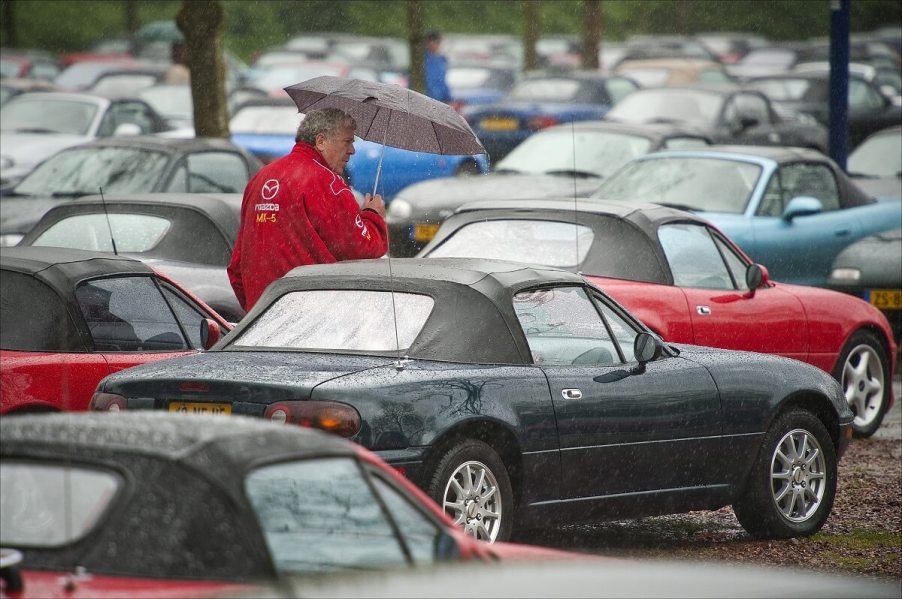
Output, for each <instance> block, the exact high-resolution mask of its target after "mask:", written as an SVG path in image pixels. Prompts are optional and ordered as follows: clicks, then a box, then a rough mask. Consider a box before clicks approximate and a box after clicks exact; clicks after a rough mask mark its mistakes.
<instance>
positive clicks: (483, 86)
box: [446, 62, 520, 112]
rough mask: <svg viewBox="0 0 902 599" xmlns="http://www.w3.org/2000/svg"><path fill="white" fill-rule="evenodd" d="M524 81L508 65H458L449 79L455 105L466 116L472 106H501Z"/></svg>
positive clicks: (476, 63)
mask: <svg viewBox="0 0 902 599" xmlns="http://www.w3.org/2000/svg"><path fill="white" fill-rule="evenodd" d="M519 77H520V74H519V71H518V70H517V68H516V67H514V66H512V65H510V64H508V63H498V64H493V63H486V62H474V63H458V64H454V65H450V66H449V67H448V72H447V75H446V79H447V82H448V89H449V90H451V105H452V106H454V108H455V110H457V111H458V112H462V111H463V110H464V109H465V108H466V107H468V106H476V105H481V104H491V103H493V102H497V101H498V100H500V99H501V98H502V97H504V94H506V93H507V92H508V90H510V88H511V87H512V86H513V85H514V83H516V81H517V79H518V78H519Z"/></svg>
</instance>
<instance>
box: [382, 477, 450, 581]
mask: <svg viewBox="0 0 902 599" xmlns="http://www.w3.org/2000/svg"><path fill="white" fill-rule="evenodd" d="M370 480H371V481H372V482H373V486H374V487H375V488H376V492H377V493H379V496H380V497H381V498H382V501H383V502H384V503H385V509H387V510H388V511H389V513H390V514H391V515H392V518H394V519H395V521H396V522H398V523H399V524H400V525H401V530H400V532H401V535H402V536H403V537H404V543H405V544H406V545H407V548H408V549H409V550H410V553H411V557H412V558H413V561H414V563H415V564H418V565H422V564H431V563H434V562H435V561H436V560H437V559H439V558H441V557H446V556H441V555H440V554H439V546H438V544H439V540H440V539H441V537H442V536H443V535H444V534H445V533H444V531H443V530H442V529H441V528H439V526H438V525H437V524H436V523H435V522H434V521H433V520H432V518H430V517H429V516H427V515H426V514H424V513H423V510H421V509H420V508H418V507H417V506H415V505H414V504H413V503H412V502H411V501H410V500H409V499H408V498H407V497H405V496H404V495H403V494H401V493H400V492H399V491H398V490H397V489H396V488H395V487H393V486H392V485H390V484H389V483H388V482H386V481H384V480H382V478H381V477H379V476H371V477H370Z"/></svg>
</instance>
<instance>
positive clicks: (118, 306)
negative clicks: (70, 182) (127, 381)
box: [0, 247, 231, 414]
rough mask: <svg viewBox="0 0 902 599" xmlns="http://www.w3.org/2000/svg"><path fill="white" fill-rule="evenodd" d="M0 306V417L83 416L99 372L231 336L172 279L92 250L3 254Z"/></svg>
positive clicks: (227, 327) (39, 249)
mask: <svg viewBox="0 0 902 599" xmlns="http://www.w3.org/2000/svg"><path fill="white" fill-rule="evenodd" d="M0 302H2V306H3V310H2V311H0V321H2V322H0V414H9V413H13V412H36V411H57V410H63V411H70V410H87V408H88V403H89V402H90V400H91V395H92V394H93V393H94V389H95V388H96V387H97V383H98V382H99V381H100V379H102V378H103V377H105V376H106V375H108V374H110V373H113V372H116V371H118V370H122V369H123V368H128V367H130V366H135V365H137V364H144V363H146V362H152V361H154V360H162V359H164V358H171V357H173V356H179V355H182V354H186V353H193V352H196V351H198V350H201V349H204V348H207V347H210V346H211V345H212V344H213V343H215V342H216V341H217V340H218V339H219V338H220V336H221V335H222V334H223V333H224V332H226V331H228V330H230V329H231V325H229V323H227V322H226V321H225V320H224V319H223V318H222V317H221V316H219V315H218V314H217V313H216V312H214V311H213V310H212V309H211V308H209V307H208V306H207V305H206V304H204V303H203V302H202V301H200V300H198V299H197V298H196V297H195V296H193V295H191V294H190V293H189V292H187V291H185V290H184V289H183V288H182V287H181V286H179V285H178V284H177V283H175V282H174V281H173V280H172V279H170V278H168V277H166V276H165V275H163V274H161V273H159V272H157V271H155V270H154V269H152V268H151V267H149V266H147V265H145V264H144V263H142V262H140V261H138V260H134V259H132V258H126V257H124V256H115V255H113V254H107V253H100V252H89V251H82V250H69V249H61V248H51V247H12V248H3V249H2V251H0Z"/></svg>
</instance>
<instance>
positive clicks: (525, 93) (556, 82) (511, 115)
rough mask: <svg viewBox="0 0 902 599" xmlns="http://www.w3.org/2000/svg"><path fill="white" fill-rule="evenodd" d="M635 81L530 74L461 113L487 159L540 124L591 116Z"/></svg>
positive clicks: (597, 114) (572, 73)
mask: <svg viewBox="0 0 902 599" xmlns="http://www.w3.org/2000/svg"><path fill="white" fill-rule="evenodd" d="M638 88H639V86H638V85H637V84H636V83H635V82H634V81H632V80H631V79H628V78H627V77H620V76H617V75H602V74H600V73H598V72H588V71H586V72H580V71H568V72H562V73H555V72H548V73H538V74H531V75H529V76H527V77H524V78H523V79H521V80H520V81H518V82H517V83H516V84H514V86H513V87H512V88H511V89H510V90H509V91H508V92H507V94H506V95H505V96H504V97H503V98H501V99H500V100H498V101H497V102H495V103H492V104H487V105H482V106H474V107H472V108H471V109H468V110H465V111H464V112H463V115H464V116H465V117H466V119H467V122H469V124H470V127H471V128H472V129H473V132H474V133H476V136H477V137H478V138H479V141H481V142H482V145H483V146H484V147H485V149H486V151H488V153H489V156H490V157H491V159H492V161H493V162H497V161H498V160H500V159H502V158H504V156H505V155H507V153H508V152H510V151H511V150H512V149H514V147H515V146H517V145H518V144H519V143H520V142H522V141H523V140H524V139H526V138H527V137H529V136H530V135H532V134H533V133H535V132H536V131H538V130H540V129H544V128H546V127H550V126H552V125H557V124H560V123H569V122H572V121H589V120H597V119H600V118H601V117H603V116H604V115H605V113H606V112H607V111H608V110H610V108H611V107H612V106H613V105H614V104H616V103H617V102H619V101H620V100H621V98H623V97H624V96H626V95H627V94H629V93H630V92H632V91H634V90H636V89H638Z"/></svg>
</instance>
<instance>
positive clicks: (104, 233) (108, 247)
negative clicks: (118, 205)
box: [32, 212, 172, 252]
mask: <svg viewBox="0 0 902 599" xmlns="http://www.w3.org/2000/svg"><path fill="white" fill-rule="evenodd" d="M171 224H172V223H170V222H169V220H167V219H165V218H160V217H159V216H151V215H149V214H121V213H119V214H117V213H113V212H111V213H110V214H109V217H107V215H105V214H99V213H98V214H77V215H74V216H70V217H68V218H64V219H62V220H60V221H58V222H56V223H54V224H53V225H51V226H50V227H48V228H47V230H46V231H44V232H43V233H41V234H40V235H39V236H38V237H37V238H36V239H35V240H34V241H33V242H32V245H39V246H51V247H62V248H72V249H77V250H96V251H99V252H112V251H113V243H112V239H115V240H116V251H119V252H147V251H149V250H151V249H153V248H154V247H156V245H157V244H158V243H159V242H160V239H162V238H163V235H165V234H166V232H167V231H168V230H169V227H170V226H171Z"/></svg>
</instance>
